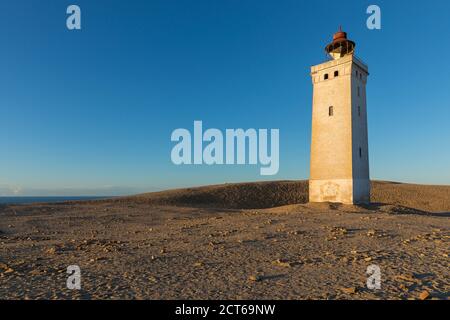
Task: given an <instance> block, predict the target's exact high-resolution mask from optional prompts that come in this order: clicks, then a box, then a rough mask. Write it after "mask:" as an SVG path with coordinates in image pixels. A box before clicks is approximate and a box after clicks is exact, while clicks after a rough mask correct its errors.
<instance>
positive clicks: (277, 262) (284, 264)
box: [272, 259, 291, 268]
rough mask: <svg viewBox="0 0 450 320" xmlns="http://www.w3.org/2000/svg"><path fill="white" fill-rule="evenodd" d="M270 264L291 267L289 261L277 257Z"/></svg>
mask: <svg viewBox="0 0 450 320" xmlns="http://www.w3.org/2000/svg"><path fill="white" fill-rule="evenodd" d="M272 264H274V265H276V266H280V267H288V268H289V267H291V263H290V262H288V261H287V260H285V259H277V260H275V261H272Z"/></svg>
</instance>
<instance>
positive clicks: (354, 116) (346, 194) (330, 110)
mask: <svg viewBox="0 0 450 320" xmlns="http://www.w3.org/2000/svg"><path fill="white" fill-rule="evenodd" d="M354 50H355V43H354V42H353V41H350V40H348V39H347V34H346V33H345V32H343V31H342V30H341V29H339V31H338V32H337V33H335V34H334V36H333V41H332V42H331V43H330V44H328V45H327V46H326V48H325V51H326V52H327V54H328V55H329V57H330V58H331V59H330V61H327V62H324V63H321V64H319V65H316V66H313V67H311V77H312V83H313V109H312V137H311V172H310V180H309V201H310V202H340V203H346V204H354V203H368V202H369V201H370V180H369V150H368V137H367V105H366V82H367V76H368V75H369V72H368V67H367V65H366V64H365V63H363V62H362V61H361V60H359V59H358V58H357V57H356V56H355V55H354Z"/></svg>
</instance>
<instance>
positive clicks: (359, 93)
mask: <svg viewBox="0 0 450 320" xmlns="http://www.w3.org/2000/svg"><path fill="white" fill-rule="evenodd" d="M360 95H361V92H360V90H359V87H358V97H359V96H360Z"/></svg>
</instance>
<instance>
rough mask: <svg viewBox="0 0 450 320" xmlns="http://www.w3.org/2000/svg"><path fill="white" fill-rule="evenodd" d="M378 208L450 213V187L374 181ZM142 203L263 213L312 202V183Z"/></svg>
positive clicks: (246, 186) (178, 192)
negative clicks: (390, 206) (310, 185)
mask: <svg viewBox="0 0 450 320" xmlns="http://www.w3.org/2000/svg"><path fill="white" fill-rule="evenodd" d="M371 199H372V202H373V203H374V204H392V205H399V206H404V207H409V208H413V209H417V210H422V211H428V212H450V186H433V185H418V184H406V183H398V182H388V181H373V182H372V191H371ZM121 200H125V201H129V200H138V201H144V202H149V203H154V204H160V205H176V206H195V207H199V206H200V207H202V206H203V207H215V208H229V209H261V208H273V207H279V206H284V205H291V204H302V203H307V202H308V181H307V180H302V181H267V182H253V183H230V184H221V185H212V186H204V187H197V188H187V189H175V190H169V191H162V192H153V193H146V194H141V195H137V196H134V197H131V198H124V199H121Z"/></svg>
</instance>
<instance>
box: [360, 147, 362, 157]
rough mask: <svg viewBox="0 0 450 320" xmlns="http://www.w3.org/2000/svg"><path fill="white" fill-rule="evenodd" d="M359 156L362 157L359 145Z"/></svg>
mask: <svg viewBox="0 0 450 320" xmlns="http://www.w3.org/2000/svg"><path fill="white" fill-rule="evenodd" d="M359 157H360V158H361V157H362V150H361V147H359Z"/></svg>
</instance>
